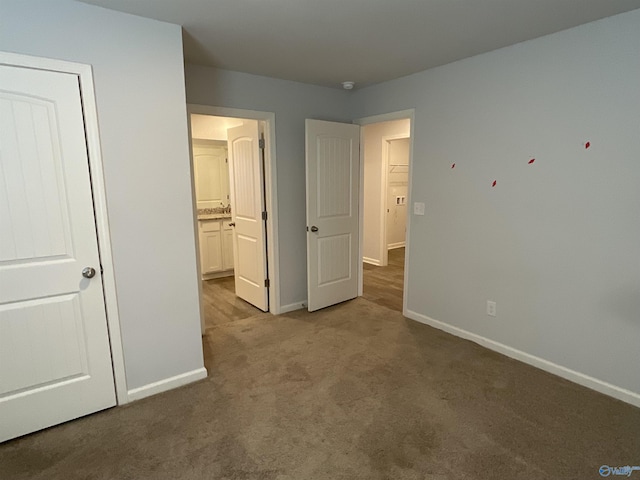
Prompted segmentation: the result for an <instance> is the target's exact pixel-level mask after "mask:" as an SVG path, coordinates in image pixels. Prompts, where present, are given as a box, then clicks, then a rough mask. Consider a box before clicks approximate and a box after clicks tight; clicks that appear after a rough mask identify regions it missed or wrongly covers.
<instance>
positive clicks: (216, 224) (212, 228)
mask: <svg viewBox="0 0 640 480" xmlns="http://www.w3.org/2000/svg"><path fill="white" fill-rule="evenodd" d="M200 231H201V232H203V233H208V232H219V231H220V220H200Z"/></svg>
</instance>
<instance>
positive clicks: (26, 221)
mask: <svg viewBox="0 0 640 480" xmlns="http://www.w3.org/2000/svg"><path fill="white" fill-rule="evenodd" d="M84 267H93V268H94V269H95V270H96V274H95V277H93V278H92V279H88V278H84V277H83V276H82V273H81V272H82V269H83V268H84ZM105 315H106V314H105V306H104V297H103V291H102V281H101V274H100V262H99V257H98V246H97V237H96V230H95V219H94V212H93V202H92V196H91V185H90V178H89V167H88V158H87V148H86V143H85V131H84V119H83V114H82V105H81V98H80V90H79V84H78V78H77V76H75V75H71V74H65V73H59V72H50V71H43V70H32V69H27V68H19V67H10V66H0V441H4V440H7V439H9V438H13V437H16V436H19V435H23V434H26V433H29V432H32V431H35V430H39V429H42V428H45V427H48V426H51V425H55V424H57V423H60V422H64V421H67V420H70V419H73V418H77V417H79V416H82V415H86V414H88V413H92V412H95V411H97V410H101V409H104V408H107V407H110V406H113V405H115V389H114V383H113V372H112V368H111V356H110V349H109V339H108V333H107V324H106V316H105Z"/></svg>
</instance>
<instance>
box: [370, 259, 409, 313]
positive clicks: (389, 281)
mask: <svg viewBox="0 0 640 480" xmlns="http://www.w3.org/2000/svg"><path fill="white" fill-rule="evenodd" d="M403 287H404V247H402V248H394V249H392V250H389V264H388V265H387V266H386V267H378V266H375V265H371V264H369V263H364V272H363V296H364V298H366V299H367V300H370V301H372V302H374V303H376V304H378V305H380V306H382V307H387V308H390V309H391V310H396V311H398V312H402V292H403Z"/></svg>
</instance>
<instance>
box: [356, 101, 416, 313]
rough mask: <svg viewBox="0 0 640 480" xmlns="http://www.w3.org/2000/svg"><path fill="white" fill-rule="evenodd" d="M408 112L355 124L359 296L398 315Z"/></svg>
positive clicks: (401, 302) (405, 224) (406, 203)
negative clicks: (359, 153) (359, 176)
mask: <svg viewBox="0 0 640 480" xmlns="http://www.w3.org/2000/svg"><path fill="white" fill-rule="evenodd" d="M412 114H413V112H399V113H398V114H390V115H388V116H379V117H372V118H370V119H363V120H360V121H359V122H358V123H360V124H361V125H363V127H362V134H361V143H362V165H363V167H362V179H361V185H362V195H361V198H362V208H361V218H362V222H361V223H362V225H361V228H362V249H361V251H362V269H363V271H362V295H363V296H364V297H365V298H367V299H369V300H371V301H373V302H374V303H378V304H380V305H382V306H385V307H387V308H390V309H392V310H396V311H403V305H404V285H405V278H406V269H405V265H406V264H408V260H407V258H405V257H406V255H405V250H406V245H407V236H408V235H407V228H408V220H409V217H408V213H409V212H408V208H409V205H410V201H409V198H410V195H409V185H410V181H409V179H410V166H411V161H410V159H411V142H412V140H411V127H412V125H411V124H412Z"/></svg>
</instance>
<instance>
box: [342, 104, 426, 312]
mask: <svg viewBox="0 0 640 480" xmlns="http://www.w3.org/2000/svg"><path fill="white" fill-rule="evenodd" d="M415 112H416V111H415V108H410V109H407V110H400V111H397V112H389V113H382V114H379V115H371V116H368V117H361V118H356V119H354V120H353V123H355V124H356V125H360V126H361V127H364V126H365V125H371V124H372V123H381V122H387V121H389V120H404V119H407V118H408V119H409V121H410V127H409V139H410V140H409V141H410V147H409V185H408V188H407V235H406V246H405V256H404V288H403V290H402V314H403V315H405V316H406V314H407V291H408V290H409V265H410V262H409V252H410V238H411V215H410V214H409V212H410V211H411V210H410V208H411V204H412V188H411V186H412V178H413V152H414V148H413V142H414V139H415V123H416V122H415ZM363 145H364V129H363V128H361V129H360V205H359V212H358V215H359V224H360V225H359V228H360V239H359V241H360V245H359V252H358V255H359V258H360V262H359V263H358V295H359V296H362V290H363V272H364V268H363V265H362V252H363V245H364V243H363V242H364V148H363ZM385 202H386V200H385ZM385 225H386V222H385Z"/></svg>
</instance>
